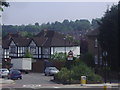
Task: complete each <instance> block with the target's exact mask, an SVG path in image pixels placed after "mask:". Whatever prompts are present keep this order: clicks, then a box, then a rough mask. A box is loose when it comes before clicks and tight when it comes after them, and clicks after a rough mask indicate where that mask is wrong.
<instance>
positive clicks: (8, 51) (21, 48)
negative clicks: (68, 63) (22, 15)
mask: <svg viewBox="0 0 120 90" xmlns="http://www.w3.org/2000/svg"><path fill="white" fill-rule="evenodd" d="M2 48H3V58H4V59H6V58H10V57H11V58H18V57H24V55H25V53H26V51H27V50H28V51H29V52H30V53H31V54H32V56H33V58H35V59H48V58H50V57H51V55H52V54H55V53H60V52H63V53H68V52H69V51H70V50H72V51H73V53H74V56H77V55H80V45H79V44H76V43H75V42H71V41H69V40H68V39H67V38H66V37H65V35H64V34H61V33H58V32H55V31H52V30H42V31H41V32H40V33H38V34H37V35H36V36H34V37H32V38H27V37H22V36H21V35H19V33H16V34H8V35H6V36H5V37H4V38H3V40H2Z"/></svg>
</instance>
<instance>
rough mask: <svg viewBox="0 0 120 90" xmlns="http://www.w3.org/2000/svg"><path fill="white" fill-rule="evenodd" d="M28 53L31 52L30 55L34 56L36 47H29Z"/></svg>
mask: <svg viewBox="0 0 120 90" xmlns="http://www.w3.org/2000/svg"><path fill="white" fill-rule="evenodd" d="M30 52H31V54H36V47H35V46H31V47H30Z"/></svg>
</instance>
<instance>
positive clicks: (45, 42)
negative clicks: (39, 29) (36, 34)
mask: <svg viewBox="0 0 120 90" xmlns="http://www.w3.org/2000/svg"><path fill="white" fill-rule="evenodd" d="M47 40H48V37H47V38H46V40H45V42H44V43H43V44H42V46H44V44H45V43H46V42H47Z"/></svg>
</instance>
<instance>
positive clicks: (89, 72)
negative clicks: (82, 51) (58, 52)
mask: <svg viewBox="0 0 120 90" xmlns="http://www.w3.org/2000/svg"><path fill="white" fill-rule="evenodd" d="M81 76H86V77H87V81H88V82H91V83H97V82H102V77H101V76H99V75H96V74H95V73H94V70H93V69H92V68H90V67H88V66H87V65H86V64H84V63H83V62H81V63H79V65H74V66H72V68H71V70H68V69H67V68H62V69H61V71H60V72H59V73H58V74H56V77H57V78H58V79H59V80H64V81H67V80H70V79H71V80H72V81H75V80H77V81H80V79H81Z"/></svg>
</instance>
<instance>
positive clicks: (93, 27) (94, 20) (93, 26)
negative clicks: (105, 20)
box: [91, 18, 101, 29]
mask: <svg viewBox="0 0 120 90" xmlns="http://www.w3.org/2000/svg"><path fill="white" fill-rule="evenodd" d="M100 21H101V19H100V18H96V19H92V25H91V28H92V29H96V28H98V27H99V24H98V22H100Z"/></svg>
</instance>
